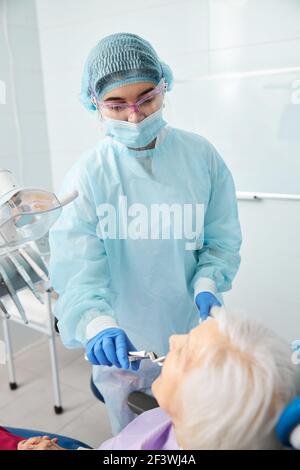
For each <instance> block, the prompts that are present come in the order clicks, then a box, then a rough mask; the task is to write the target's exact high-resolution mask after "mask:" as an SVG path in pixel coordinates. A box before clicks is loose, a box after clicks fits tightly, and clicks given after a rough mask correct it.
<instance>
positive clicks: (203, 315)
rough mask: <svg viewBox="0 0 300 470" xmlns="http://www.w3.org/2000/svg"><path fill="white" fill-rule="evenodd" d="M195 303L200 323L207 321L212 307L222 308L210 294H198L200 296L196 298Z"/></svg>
mask: <svg viewBox="0 0 300 470" xmlns="http://www.w3.org/2000/svg"><path fill="white" fill-rule="evenodd" d="M195 302H196V305H197V307H198V308H199V312H200V319H201V321H203V320H206V319H207V317H208V316H209V315H210V309H211V308H212V307H214V306H217V307H222V304H220V302H219V301H218V299H217V297H215V296H214V295H213V294H212V293H211V292H200V294H198V295H197V296H196V298H195Z"/></svg>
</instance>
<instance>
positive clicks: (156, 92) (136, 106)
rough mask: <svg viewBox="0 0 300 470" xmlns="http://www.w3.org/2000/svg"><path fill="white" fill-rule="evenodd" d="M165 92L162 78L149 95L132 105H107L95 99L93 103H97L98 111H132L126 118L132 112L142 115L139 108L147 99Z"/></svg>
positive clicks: (165, 87) (164, 83)
mask: <svg viewBox="0 0 300 470" xmlns="http://www.w3.org/2000/svg"><path fill="white" fill-rule="evenodd" d="M166 91H167V83H166V82H165V80H164V78H162V79H161V80H160V82H159V83H158V85H157V86H156V87H155V88H154V89H153V90H151V91H149V93H147V94H146V95H145V96H143V97H142V98H141V99H139V100H138V101H136V102H135V103H133V104H129V103H109V102H106V101H98V102H97V101H96V99H95V98H94V103H95V101H96V103H98V109H99V110H103V109H104V110H109V111H112V110H113V109H114V108H123V109H127V108H129V109H132V110H133V111H131V113H129V115H128V117H129V116H131V114H132V113H133V112H135V113H140V114H143V115H144V113H143V112H142V111H141V109H140V106H141V105H142V104H143V103H145V101H148V100H149V99H152V98H155V97H156V96H158V95H159V94H161V93H165V92H166Z"/></svg>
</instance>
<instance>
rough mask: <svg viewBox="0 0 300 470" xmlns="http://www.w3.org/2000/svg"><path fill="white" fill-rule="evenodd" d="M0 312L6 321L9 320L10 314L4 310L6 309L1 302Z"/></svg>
mask: <svg viewBox="0 0 300 470" xmlns="http://www.w3.org/2000/svg"><path fill="white" fill-rule="evenodd" d="M0 311H1V312H3V313H4V315H5V316H6V318H7V319H9V318H10V314H9V313H8V311H7V310H6V307H5V305H4V303H3V302H2V301H1V300H0Z"/></svg>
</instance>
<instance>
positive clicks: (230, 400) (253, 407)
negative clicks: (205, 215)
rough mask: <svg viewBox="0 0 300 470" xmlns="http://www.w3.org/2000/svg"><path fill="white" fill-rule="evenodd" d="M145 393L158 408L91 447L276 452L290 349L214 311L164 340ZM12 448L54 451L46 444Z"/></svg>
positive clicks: (289, 381)
mask: <svg viewBox="0 0 300 470" xmlns="http://www.w3.org/2000/svg"><path fill="white" fill-rule="evenodd" d="M152 390H153V394H154V396H155V397H156V399H157V401H158V403H159V405H160V408H157V409H154V410H151V411H148V412H145V413H143V414H142V415H140V416H139V417H137V418H136V419H135V420H134V421H132V422H131V423H130V424H129V425H128V426H127V427H126V428H125V429H124V430H123V431H122V432H121V433H120V434H119V435H118V436H116V437H114V438H112V439H110V440H109V441H106V442H105V443H104V444H102V445H101V446H100V447H99V450H102V449H148V450H149V449H178V448H182V449H276V448H278V447H280V445H279V443H278V441H277V440H276V437H275V432H274V428H275V424H276V421H277V419H278V415H279V414H280V412H281V411H282V409H283V407H284V406H285V405H286V404H287V403H288V402H289V401H290V400H291V399H292V397H293V396H294V395H295V385H294V370H293V366H292V363H291V360H290V350H289V347H288V346H287V345H286V344H285V343H284V342H283V341H282V340H281V339H280V338H278V337H277V336H276V335H275V334H274V333H272V332H271V331H270V330H268V329H267V328H266V327H264V326H262V325H261V324H260V323H258V322H257V321H255V320H253V319H250V318H248V319H247V318H242V317H240V316H234V315H232V314H230V313H227V312H225V310H224V309H223V308H214V309H213V310H212V317H211V318H209V319H208V320H206V321H205V322H203V323H202V324H200V325H199V326H197V327H196V328H194V329H193V330H192V331H191V332H190V333H189V334H186V335H177V336H172V337H171V338H170V351H169V353H168V355H167V357H166V360H165V363H164V365H163V368H162V371H161V374H160V376H159V377H158V378H157V380H156V381H155V382H154V383H153V386H152ZM34 442H35V443H34ZM19 448H22V449H29V448H31V449H35V448H36V449H52V450H60V449H62V448H61V447H59V446H58V445H57V444H56V443H55V442H53V441H51V440H50V439H40V440H37V441H34V440H32V441H31V440H30V439H29V440H27V441H23V442H21V443H20V444H19Z"/></svg>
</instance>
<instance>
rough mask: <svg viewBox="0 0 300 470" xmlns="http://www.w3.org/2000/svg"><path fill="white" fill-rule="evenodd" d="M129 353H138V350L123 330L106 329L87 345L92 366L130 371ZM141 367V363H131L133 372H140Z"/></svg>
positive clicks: (87, 353)
mask: <svg viewBox="0 0 300 470" xmlns="http://www.w3.org/2000/svg"><path fill="white" fill-rule="evenodd" d="M129 351H136V348H135V347H134V346H133V344H132V343H131V341H130V340H129V338H128V336H127V335H126V333H125V331H124V330H122V329H121V328H106V329H105V330H103V331H101V332H100V333H98V334H97V335H96V336H94V337H93V338H91V339H90V340H89V341H88V343H87V345H86V355H87V357H88V359H89V361H90V362H91V363H92V364H94V365H102V366H116V367H119V368H121V369H129V359H128V352H129ZM139 366H140V361H133V362H131V368H132V370H138V368H139Z"/></svg>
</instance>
